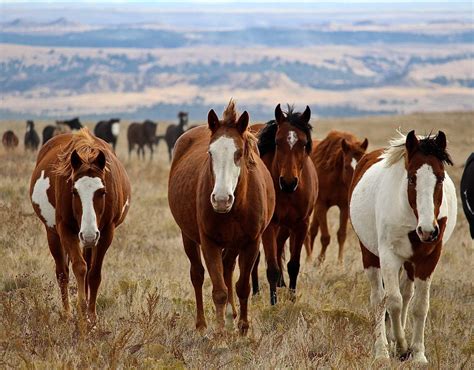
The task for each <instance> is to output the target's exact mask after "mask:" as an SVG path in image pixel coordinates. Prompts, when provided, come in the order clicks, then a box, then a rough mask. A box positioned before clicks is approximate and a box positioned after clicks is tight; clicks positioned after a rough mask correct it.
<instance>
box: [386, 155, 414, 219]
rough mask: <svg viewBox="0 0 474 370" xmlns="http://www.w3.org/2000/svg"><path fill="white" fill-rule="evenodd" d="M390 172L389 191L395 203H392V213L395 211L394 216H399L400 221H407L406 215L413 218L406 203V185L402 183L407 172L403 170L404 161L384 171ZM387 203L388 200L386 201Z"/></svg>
mask: <svg viewBox="0 0 474 370" xmlns="http://www.w3.org/2000/svg"><path fill="white" fill-rule="evenodd" d="M386 170H387V171H391V172H390V182H391V183H392V184H393V188H392V189H391V191H392V193H393V197H394V200H396V202H393V203H392V206H393V208H392V211H395V212H396V214H399V215H401V217H402V218H403V220H402V221H405V222H406V220H407V216H408V215H412V216H413V217H415V215H414V213H413V210H412V208H411V207H410V203H409V202H408V189H407V183H406V181H404V180H405V179H406V178H407V170H406V168H405V163H404V161H399V162H398V163H395V164H393V165H392V166H390V167H388V168H387V169H386ZM387 202H389V200H388V199H387Z"/></svg>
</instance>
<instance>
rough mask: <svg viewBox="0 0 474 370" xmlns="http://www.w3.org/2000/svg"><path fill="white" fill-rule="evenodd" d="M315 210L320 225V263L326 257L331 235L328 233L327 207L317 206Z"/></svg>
mask: <svg viewBox="0 0 474 370" xmlns="http://www.w3.org/2000/svg"><path fill="white" fill-rule="evenodd" d="M315 212H316V216H317V217H318V220H319V226H320V227H321V252H320V253H319V256H318V262H319V263H320V264H322V263H324V260H325V259H326V250H327V248H328V245H329V243H330V242H331V236H330V235H329V229H328V220H327V213H328V209H327V208H326V207H323V206H318V207H317V208H316V211H315Z"/></svg>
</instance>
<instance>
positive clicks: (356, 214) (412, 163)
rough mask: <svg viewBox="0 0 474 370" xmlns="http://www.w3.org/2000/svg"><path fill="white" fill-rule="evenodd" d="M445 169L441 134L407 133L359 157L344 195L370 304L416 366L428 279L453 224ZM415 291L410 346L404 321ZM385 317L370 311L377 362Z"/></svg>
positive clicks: (452, 193)
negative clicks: (373, 317)
mask: <svg viewBox="0 0 474 370" xmlns="http://www.w3.org/2000/svg"><path fill="white" fill-rule="evenodd" d="M445 164H451V165H452V161H451V158H450V157H449V154H448V153H447V152H446V136H445V134H444V133H443V132H442V131H440V132H439V133H438V135H436V136H435V137H431V136H428V137H422V138H417V137H416V136H415V132H414V131H411V132H410V133H409V134H408V135H407V136H406V137H405V136H403V135H402V137H401V138H400V139H398V140H393V141H392V142H391V143H390V147H389V148H388V149H386V150H385V151H382V150H377V151H374V152H371V153H369V154H367V155H365V156H364V157H362V159H361V161H360V162H359V164H358V165H357V167H356V170H355V173H354V178H353V180H352V185H351V194H350V195H349V199H350V217H351V221H352V225H353V226H354V230H355V232H356V233H357V236H358V237H359V240H360V247H361V251H362V262H363V265H364V269H365V271H366V273H367V277H368V278H369V281H370V285H371V294H370V302H371V305H372V306H373V308H374V309H376V308H377V306H379V305H383V306H385V308H386V309H387V312H388V313H389V315H390V320H391V328H392V330H393V335H394V337H395V339H396V342H397V347H398V353H399V355H400V356H401V358H402V359H403V358H406V357H408V355H409V354H410V352H411V353H412V354H413V360H414V361H416V362H421V363H427V362H428V361H427V360H426V356H425V344H424V329H425V321H426V316H427V314H428V308H429V297H430V284H431V275H432V273H433V271H434V269H435V267H436V265H437V263H438V260H439V257H440V255H441V248H442V246H443V244H445V243H446V242H447V241H448V239H449V237H450V236H451V234H452V232H453V229H454V226H455V224H456V215H457V201H456V190H455V187H454V184H453V182H452V181H451V179H450V178H449V176H448V174H447V173H446V171H445V169H444V166H445ZM402 268H403V270H404V271H403V272H402V277H401V281H400V270H401V269H402ZM413 286H414V287H413ZM414 288H415V298H414V304H413V324H414V328H413V336H412V342H411V346H410V349H409V348H408V344H407V340H406V338H405V324H406V319H407V310H408V304H409V302H410V300H411V298H412V296H413V290H414ZM384 297H385V298H386V300H384ZM384 317H385V310H382V311H381V312H377V313H376V333H375V337H376V340H375V356H376V358H388V357H389V354H388V349H387V345H388V342H387V336H386V329H385V321H384Z"/></svg>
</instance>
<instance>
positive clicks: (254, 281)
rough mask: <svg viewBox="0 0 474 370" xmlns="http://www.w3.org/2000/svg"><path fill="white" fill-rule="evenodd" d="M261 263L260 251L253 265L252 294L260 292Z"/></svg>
mask: <svg viewBox="0 0 474 370" xmlns="http://www.w3.org/2000/svg"><path fill="white" fill-rule="evenodd" d="M259 263H260V251H259V252H258V254H257V258H256V260H255V263H254V265H253V269H252V294H253V295H257V294H258V293H259V292H260V287H259V285H258V265H259Z"/></svg>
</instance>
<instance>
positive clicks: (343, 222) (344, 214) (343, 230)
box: [337, 206, 349, 266]
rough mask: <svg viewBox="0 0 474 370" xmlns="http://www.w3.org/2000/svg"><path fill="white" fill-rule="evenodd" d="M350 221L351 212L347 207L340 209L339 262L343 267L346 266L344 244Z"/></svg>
mask: <svg viewBox="0 0 474 370" xmlns="http://www.w3.org/2000/svg"><path fill="white" fill-rule="evenodd" d="M348 219H349V210H348V207H347V206H344V207H342V208H340V211H339V230H338V231H337V243H338V244H339V252H338V256H337V260H338V262H339V264H340V265H341V266H343V265H344V243H345V242H346V237H347V221H348Z"/></svg>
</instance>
